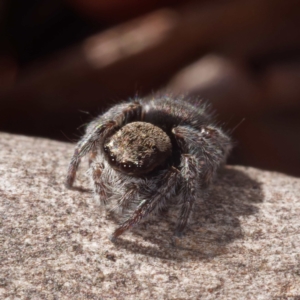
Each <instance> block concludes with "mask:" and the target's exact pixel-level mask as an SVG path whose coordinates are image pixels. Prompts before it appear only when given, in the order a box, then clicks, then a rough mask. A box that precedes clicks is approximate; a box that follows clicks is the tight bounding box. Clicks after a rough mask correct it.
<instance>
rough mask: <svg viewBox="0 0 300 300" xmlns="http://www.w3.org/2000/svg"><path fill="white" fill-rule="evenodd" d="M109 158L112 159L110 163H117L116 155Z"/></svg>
mask: <svg viewBox="0 0 300 300" xmlns="http://www.w3.org/2000/svg"><path fill="white" fill-rule="evenodd" d="M109 158H110V161H111V162H113V163H115V162H116V157H115V155H113V154H110V155H109Z"/></svg>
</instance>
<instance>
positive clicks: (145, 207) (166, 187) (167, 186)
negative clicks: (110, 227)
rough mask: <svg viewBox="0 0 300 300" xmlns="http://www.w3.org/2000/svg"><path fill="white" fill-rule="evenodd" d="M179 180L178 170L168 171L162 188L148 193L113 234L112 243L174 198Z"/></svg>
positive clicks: (164, 176) (162, 181) (162, 180)
mask: <svg viewBox="0 0 300 300" xmlns="http://www.w3.org/2000/svg"><path fill="white" fill-rule="evenodd" d="M177 178H178V170H177V169H175V168H174V167H172V168H170V169H168V170H167V171H166V172H165V173H164V175H163V178H162V179H161V181H160V182H161V186H160V188H159V189H158V190H157V189H156V190H152V191H149V192H148V193H147V194H148V195H147V196H146V197H145V199H143V200H142V201H141V202H140V203H139V205H138V206H137V208H136V210H135V211H134V212H133V214H132V215H131V216H130V217H129V218H128V219H127V220H126V221H125V222H123V223H122V224H121V225H120V226H119V227H118V228H117V229H116V230H115V231H114V232H113V234H112V235H111V237H110V239H111V241H113V242H114V241H115V239H116V238H117V237H118V236H120V235H121V234H122V233H124V232H125V231H126V230H128V229H130V228H131V227H133V226H134V225H135V224H137V223H139V222H140V221H141V220H142V219H143V218H145V217H146V216H147V215H149V214H150V213H151V212H153V211H154V210H156V209H158V208H159V206H160V205H163V204H164V203H165V202H167V201H168V200H169V199H170V198H172V197H174V196H175V195H176V186H177ZM132 200H133V199H132Z"/></svg>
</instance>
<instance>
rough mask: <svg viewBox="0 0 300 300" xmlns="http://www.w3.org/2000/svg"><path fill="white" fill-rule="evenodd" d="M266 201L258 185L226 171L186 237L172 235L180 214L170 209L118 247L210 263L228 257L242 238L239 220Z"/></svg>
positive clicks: (201, 205) (195, 214)
mask: <svg viewBox="0 0 300 300" xmlns="http://www.w3.org/2000/svg"><path fill="white" fill-rule="evenodd" d="M263 199H264V196H263V192H262V189H261V184H260V183H259V182H257V181H255V180H254V179H253V178H250V177H249V176H248V175H247V174H246V173H245V172H243V171H240V170H237V169H233V168H231V167H227V168H225V169H223V170H222V171H221V172H220V173H219V176H218V178H217V179H216V180H215V182H214V185H213V186H212V187H211V189H210V191H209V195H208V196H207V198H206V199H205V201H204V202H202V203H196V204H195V207H194V210H193V217H192V220H191V222H190V224H189V226H188V228H186V231H185V234H184V236H183V237H181V238H176V237H175V236H174V235H173V231H174V228H175V225H176V217H177V214H178V212H176V211H173V212H172V209H170V210H169V212H168V213H167V214H166V215H165V214H164V215H161V216H160V215H158V216H157V217H156V218H155V219H151V220H148V221H146V222H144V223H142V224H140V225H139V226H137V227H136V228H134V229H133V230H132V235H133V237H132V238H131V240H128V239H126V236H124V237H123V236H122V237H121V238H119V239H118V240H117V241H116V242H115V244H116V247H121V248H124V249H126V250H128V251H131V252H133V253H137V254H142V255H147V256H153V257H159V258H161V259H167V260H170V259H171V260H184V259H197V260H199V259H204V260H205V259H211V258H213V257H215V256H218V255H221V254H224V253H226V251H227V250H226V246H227V245H228V244H229V243H232V242H233V241H234V240H237V239H242V238H243V230H242V227H241V223H240V220H239V219H240V218H241V217H247V216H251V215H254V214H256V213H257V212H258V210H259V209H258V207H257V206H256V205H255V204H257V203H261V202H262V201H263ZM135 237H137V238H135Z"/></svg>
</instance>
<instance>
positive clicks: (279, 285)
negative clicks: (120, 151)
mask: <svg viewBox="0 0 300 300" xmlns="http://www.w3.org/2000/svg"><path fill="white" fill-rule="evenodd" d="M72 151H73V146H72V145H70V144H66V143H59V142H55V141H50V140H45V139H41V138H31V137H24V136H15V135H10V134H5V133H2V134H0V298H1V299H216V298H220V299H258V298H259V299H274V298H280V297H294V298H291V299H298V297H299V298H300V250H299V249H300V218H299V215H300V201H299V200H300V196H299V195H300V179H299V178H293V177H289V176H286V175H283V174H279V173H274V172H265V171H261V170H256V169H253V168H245V167H230V166H228V167H226V169H224V170H223V171H222V172H221V173H220V175H219V177H218V178H217V180H216V182H215V184H214V186H213V187H212V189H211V193H210V196H209V197H208V199H207V201H206V203H207V205H205V206H203V205H202V206H201V205H197V206H196V207H195V212H194V218H193V220H192V221H191V224H190V226H189V228H188V230H187V231H186V235H185V236H184V237H183V238H181V239H176V240H175V239H174V238H173V237H172V232H173V229H174V218H172V212H170V214H167V215H165V216H158V217H157V218H155V219H151V220H149V221H146V222H144V223H143V224H141V225H140V226H138V227H136V228H134V230H132V231H131V232H127V233H126V234H124V235H123V236H122V237H121V238H120V239H119V240H118V241H117V242H116V243H115V244H113V243H111V242H110V240H109V239H108V235H109V234H110V233H111V232H112V231H113V229H114V228H115V226H116V224H115V223H114V222H113V221H112V220H111V219H110V218H109V216H107V215H106V214H105V213H104V212H103V211H101V209H100V208H99V207H97V206H96V205H95V204H94V203H93V197H92V194H91V192H89V190H88V187H89V184H88V180H87V178H86V176H85V169H86V166H87V165H86V162H83V163H82V167H81V170H80V172H79V174H78V179H77V181H76V186H77V187H78V188H77V189H75V190H67V189H66V188H65V187H64V185H63V182H64V179H65V175H66V170H67V166H68V160H69V158H70V156H71V154H72Z"/></svg>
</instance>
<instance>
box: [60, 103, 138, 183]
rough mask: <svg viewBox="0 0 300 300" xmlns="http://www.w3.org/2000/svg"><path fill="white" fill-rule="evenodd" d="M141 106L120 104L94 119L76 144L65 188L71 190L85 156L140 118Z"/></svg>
mask: <svg viewBox="0 0 300 300" xmlns="http://www.w3.org/2000/svg"><path fill="white" fill-rule="evenodd" d="M140 114H141V105H140V103H139V102H131V103H128V104H120V105H118V106H116V107H113V108H112V109H111V110H109V111H108V112H107V113H106V114H104V115H103V116H100V117H98V118H96V119H95V120H94V121H93V122H91V124H90V125H89V126H88V127H87V130H86V133H85V135H84V136H83V138H82V139H81V140H80V141H79V142H78V143H77V145H76V147H75V151H74V153H73V156H72V158H71V162H70V165H69V168H68V173H67V179H66V183H65V184H66V187H67V188H72V185H73V183H74V180H75V177H76V172H77V169H78V166H79V163H80V160H81V158H82V157H83V156H85V155H86V154H88V153H90V152H92V153H95V152H96V146H97V145H98V144H99V143H100V144H101V142H103V141H104V140H105V138H106V137H107V136H109V135H110V134H112V133H113V132H114V130H115V129H116V128H118V127H122V126H123V125H124V124H126V123H127V122H130V121H132V120H134V119H138V118H140Z"/></svg>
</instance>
